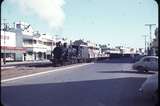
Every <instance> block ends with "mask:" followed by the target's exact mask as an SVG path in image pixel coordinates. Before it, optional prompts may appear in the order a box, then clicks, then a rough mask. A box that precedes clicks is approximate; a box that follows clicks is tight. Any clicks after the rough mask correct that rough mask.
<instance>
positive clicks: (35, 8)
mask: <svg viewBox="0 0 160 106" xmlns="http://www.w3.org/2000/svg"><path fill="white" fill-rule="evenodd" d="M12 2H13V3H14V4H15V5H18V6H20V8H21V9H22V10H23V11H24V12H26V13H30V12H33V13H34V14H36V15H38V16H39V17H40V18H41V19H43V20H44V21H46V22H47V23H48V24H49V26H50V28H60V27H62V26H63V22H64V19H65V14H64V11H63V6H64V4H65V2H64V0H12Z"/></svg>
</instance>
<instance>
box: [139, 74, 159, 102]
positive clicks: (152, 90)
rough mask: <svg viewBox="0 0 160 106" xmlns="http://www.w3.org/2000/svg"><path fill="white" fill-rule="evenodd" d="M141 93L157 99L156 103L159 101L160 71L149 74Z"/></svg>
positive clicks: (140, 89)
mask: <svg viewBox="0 0 160 106" xmlns="http://www.w3.org/2000/svg"><path fill="white" fill-rule="evenodd" d="M139 91H140V92H141V94H143V95H144V96H145V97H146V96H148V97H152V99H153V100H154V101H155V104H157V103H158V73H157V74H154V75H152V76H149V77H148V78H147V79H146V80H145V82H144V83H143V84H142V85H141V87H140V88H139Z"/></svg>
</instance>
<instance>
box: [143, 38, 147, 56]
mask: <svg viewBox="0 0 160 106" xmlns="http://www.w3.org/2000/svg"><path fill="white" fill-rule="evenodd" d="M143 37H144V44H145V49H144V54H145V55H146V54H147V53H146V52H147V49H146V45H147V41H146V37H147V35H143Z"/></svg>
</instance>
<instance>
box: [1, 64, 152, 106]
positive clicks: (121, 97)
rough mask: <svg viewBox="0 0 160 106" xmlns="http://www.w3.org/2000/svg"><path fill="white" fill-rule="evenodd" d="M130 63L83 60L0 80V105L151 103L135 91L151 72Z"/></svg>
mask: <svg viewBox="0 0 160 106" xmlns="http://www.w3.org/2000/svg"><path fill="white" fill-rule="evenodd" d="M131 66H132V63H114V62H113V63H108V62H105V61H104V62H96V63H85V64H80V65H77V66H76V65H74V66H73V67H72V66H64V67H60V68H58V69H57V71H54V70H56V69H53V70H50V71H48V72H46V73H43V74H37V75H34V76H27V77H20V78H17V79H13V80H8V81H4V82H3V81H1V82H2V84H1V92H2V94H1V97H2V98H1V101H2V103H3V104H4V106H154V103H153V101H152V98H151V97H145V96H143V95H141V94H140V93H139V92H138V89H139V88H140V86H141V84H142V83H143V82H144V81H145V79H146V78H147V77H148V76H151V75H153V74H154V72H148V73H138V72H136V71H135V70H132V68H131ZM69 67H70V68H69Z"/></svg>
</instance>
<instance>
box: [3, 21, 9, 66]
mask: <svg viewBox="0 0 160 106" xmlns="http://www.w3.org/2000/svg"><path fill="white" fill-rule="evenodd" d="M5 21H6V19H3V23H2V24H3V25H4V26H3V31H4V35H3V39H4V49H3V51H4V53H3V54H4V55H3V64H6V50H5V49H6V47H5V46H6V36H5V31H7V24H8V23H6V22H5Z"/></svg>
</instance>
